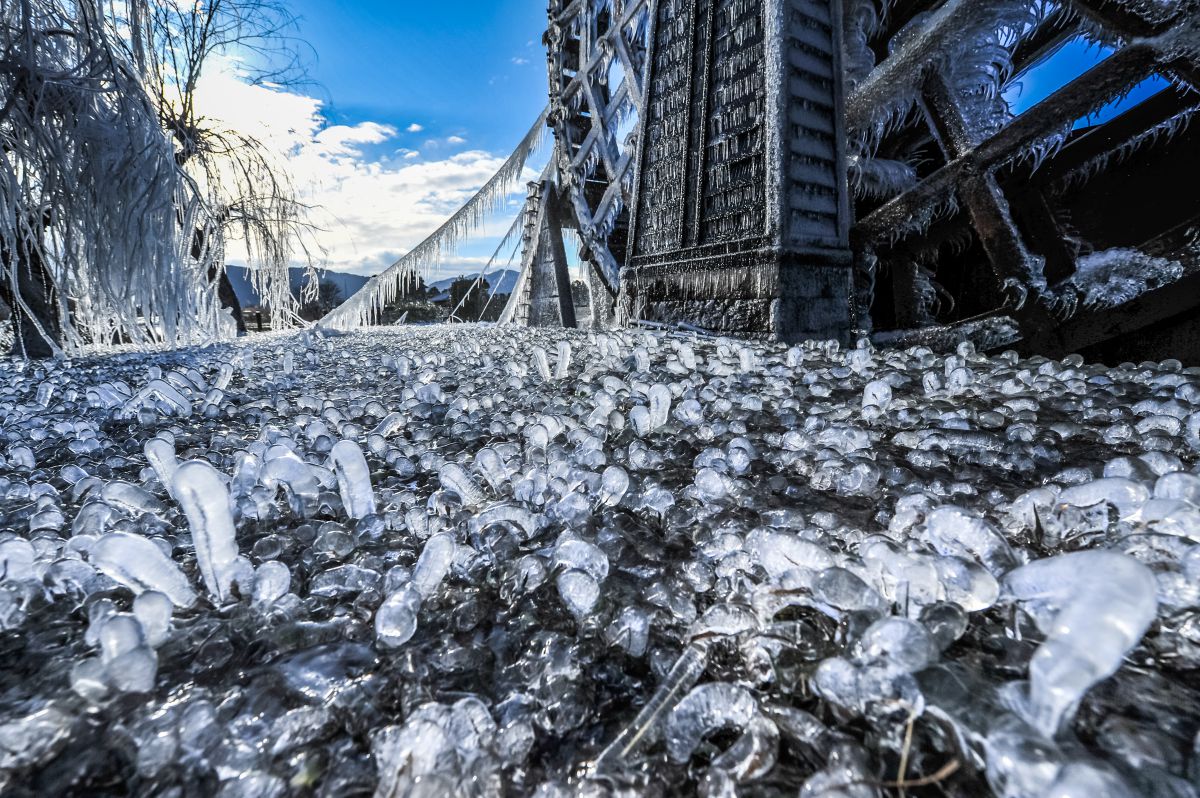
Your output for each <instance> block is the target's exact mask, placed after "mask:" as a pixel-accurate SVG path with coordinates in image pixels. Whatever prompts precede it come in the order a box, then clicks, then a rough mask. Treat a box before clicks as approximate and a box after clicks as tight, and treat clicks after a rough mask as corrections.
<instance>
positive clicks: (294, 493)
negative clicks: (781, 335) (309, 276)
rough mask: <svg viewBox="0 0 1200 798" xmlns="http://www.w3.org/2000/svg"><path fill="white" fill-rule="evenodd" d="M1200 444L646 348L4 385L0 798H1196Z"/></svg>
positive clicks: (197, 360) (857, 374)
mask: <svg viewBox="0 0 1200 798" xmlns="http://www.w3.org/2000/svg"><path fill="white" fill-rule="evenodd" d="M1197 410H1200V370H1194V369H1183V368H1181V367H1180V366H1179V364H1178V363H1169V362H1168V363H1163V364H1141V365H1137V366H1132V365H1128V366H1126V367H1123V368H1117V369H1111V370H1106V369H1104V368H1101V367H1093V366H1088V365H1084V364H1083V363H1082V362H1080V361H1077V360H1073V359H1068V360H1067V361H1062V362H1057V361H1047V360H1027V361H1022V360H1018V359H1017V358H1016V356H1015V355H1011V356H1010V355H1005V356H1000V357H993V358H987V357H983V356H980V355H977V354H975V353H974V352H973V351H971V349H970V348H969V347H964V348H962V349H960V350H959V352H958V354H956V355H953V356H950V357H944V356H938V355H934V354H932V353H930V352H928V351H923V350H919V349H918V350H909V351H873V350H870V349H866V348H862V349H853V350H839V349H838V348H837V347H835V346H828V345H810V346H804V347H798V348H793V349H787V348H784V347H762V346H759V345H747V344H744V343H739V342H734V341H714V340H706V339H691V338H684V337H670V336H664V335H659V334H647V333H640V332H621V333H609V334H584V333H571V334H567V335H563V334H562V333H561V332H560V331H546V332H538V331H530V330H512V329H499V328H494V327H473V326H466V325H459V326H452V327H426V328H415V329H409V330H395V331H391V330H389V331H377V332H372V333H369V334H355V335H350V336H345V337H334V338H322V337H320V336H319V335H316V334H312V333H305V334H297V335H292V336H272V337H266V338H259V339H255V340H253V341H247V342H243V343H240V344H238V345H232V346H220V347H212V348H207V349H200V350H194V351H184V352H178V353H169V354H158V355H129V354H118V355H110V356H107V357H103V358H96V359H92V360H87V361H76V362H74V363H72V364H69V365H61V364H28V365H26V364H21V363H15V362H11V361H10V362H7V363H4V364H3V365H0V421H2V426H0V432H2V435H3V441H0V453H2V455H3V456H2V458H0V521H2V523H0V630H2V631H0V792H3V793H5V794H6V795H8V794H11V795H18V796H21V795H30V796H33V795H39V796H41V795H67V794H83V793H86V794H106V795H119V794H138V795H156V796H157V795H164V796H165V795H177V796H188V795H207V794H214V793H215V794H220V795H224V796H279V795H321V796H343V795H366V794H372V793H374V794H376V795H380V796H401V795H428V796H443V795H455V794H461V795H498V794H517V795H520V794H536V795H539V796H542V797H543V798H551V797H552V796H554V797H557V796H568V795H579V794H583V795H597V796H598V795H606V794H626V795H677V794H695V793H700V794H704V795H711V796H730V795H734V794H739V795H754V796H774V795H787V796H796V795H797V794H798V795H800V796H803V797H804V798H814V797H815V796H830V797H832V796H851V797H853V798H858V797H859V796H862V797H863V798H866V797H867V796H876V795H883V794H889V795H891V794H898V793H904V792H907V793H908V794H912V795H982V794H986V793H987V792H988V791H989V790H991V791H992V792H994V793H996V794H1000V795H1006V796H1064V797H1065V796H1086V797H1087V798H1100V797H1101V796H1124V795H1130V796H1134V795H1151V796H1172V797H1173V798H1174V797H1178V796H1184V797H1186V796H1195V795H1197V794H1198V792H1200V753H1198V751H1197V744H1198V742H1200V738H1198V737H1197V730H1198V729H1200V679H1198V678H1197V674H1198V672H1200V670H1198V669H1200V477H1198V476H1197V475H1196V473H1197V469H1196V461H1197V454H1198V452H1200V413H1198V412H1197Z"/></svg>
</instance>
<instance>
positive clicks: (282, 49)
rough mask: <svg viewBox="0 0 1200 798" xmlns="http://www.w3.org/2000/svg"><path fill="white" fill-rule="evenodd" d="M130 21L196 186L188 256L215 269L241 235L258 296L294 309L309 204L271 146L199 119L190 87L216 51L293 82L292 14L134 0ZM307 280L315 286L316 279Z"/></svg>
mask: <svg viewBox="0 0 1200 798" xmlns="http://www.w3.org/2000/svg"><path fill="white" fill-rule="evenodd" d="M128 24H129V27H130V29H131V30H133V31H135V35H133V36H131V37H130V39H129V41H130V43H131V45H132V50H131V53H130V55H131V58H132V59H133V60H134V61H136V62H138V63H139V64H143V65H144V69H145V70H146V71H147V72H148V73H149V74H150V79H149V80H148V81H147V85H148V86H149V87H150V91H151V94H152V97H153V100H154V103H155V105H156V107H157V111H158V114H159V119H160V122H161V125H162V128H163V130H164V131H165V132H166V133H167V135H168V136H169V137H170V138H171V140H172V142H173V143H174V146H175V158H176V161H177V162H178V164H179V166H180V168H181V169H182V170H183V171H184V173H185V177H186V179H187V180H188V182H189V185H190V186H191V187H192V188H193V190H194V192H195V193H194V197H193V203H192V205H191V206H190V207H188V208H186V209H184V211H183V212H182V215H181V218H182V219H185V222H184V223H185V224H186V225H187V227H188V229H190V230H191V231H192V232H191V236H192V239H191V247H192V252H191V254H192V256H193V257H195V258H197V259H200V260H204V261H206V262H208V263H209V264H210V268H209V273H210V275H211V274H218V273H219V274H223V271H222V269H223V265H224V257H225V251H226V245H227V244H228V243H229V242H231V241H233V240H238V241H240V242H242V243H243V244H244V246H245V250H246V255H247V256H248V258H249V261H250V266H251V269H250V275H251V280H252V282H253V283H254V285H255V289H256V290H257V292H258V295H259V296H260V297H262V298H263V301H264V303H265V304H267V305H270V306H271V307H272V308H273V309H274V310H275V314H276V315H277V316H284V317H288V316H292V315H293V313H294V311H295V307H294V305H295V303H294V301H293V298H292V295H291V291H290V286H289V281H288V266H289V264H290V263H291V262H292V259H293V256H295V255H299V256H301V259H302V260H305V261H307V262H308V263H309V264H310V266H311V262H312V260H311V258H310V257H308V256H309V252H310V240H311V237H310V235H309V233H310V231H311V229H312V228H311V226H310V225H309V224H308V221H307V219H308V214H307V211H308V208H307V207H306V206H305V205H303V204H302V203H301V202H300V201H299V200H298V198H297V192H296V190H295V187H294V186H293V185H292V183H291V180H290V177H289V175H288V172H287V170H286V169H285V168H284V167H283V164H281V163H280V162H279V161H278V159H277V158H276V156H275V154H274V153H272V152H271V151H270V149H269V148H268V147H266V146H264V143H263V142H261V141H259V140H258V139H256V138H255V137H254V136H251V135H249V134H247V133H245V132H243V131H239V130H234V129H232V128H230V127H228V126H224V125H222V124H221V123H220V122H219V121H218V120H215V119H213V118H211V117H206V116H205V115H204V113H203V109H202V108H200V107H198V105H197V102H196V94H197V87H198V85H199V83H200V80H201V78H202V76H203V74H204V72H205V70H206V69H212V68H213V66H214V61H216V60H217V59H228V60H232V61H235V62H236V63H237V64H238V65H239V71H240V75H241V77H242V78H243V79H244V80H247V81H249V82H250V83H251V84H252V85H256V86H268V87H275V86H278V85H281V84H288V83H291V82H294V81H295V80H297V79H298V78H299V77H300V76H301V74H302V69H301V62H302V59H301V54H302V53H301V51H302V47H303V45H302V44H301V43H299V42H298V41H297V40H296V39H295V38H294V37H293V35H292V34H293V33H294V31H295V28H296V19H295V17H294V16H293V15H292V13H291V12H290V11H289V10H288V8H287V6H286V5H285V4H283V3H275V2H269V0H210V2H196V1H195V0H152V2H149V3H147V2H146V0H136V1H135V2H133V3H131V4H130V14H129V21H128ZM143 42H145V44H143ZM308 284H309V286H311V287H312V288H313V290H314V291H315V286H316V284H317V283H316V280H315V279H310V280H309V281H308Z"/></svg>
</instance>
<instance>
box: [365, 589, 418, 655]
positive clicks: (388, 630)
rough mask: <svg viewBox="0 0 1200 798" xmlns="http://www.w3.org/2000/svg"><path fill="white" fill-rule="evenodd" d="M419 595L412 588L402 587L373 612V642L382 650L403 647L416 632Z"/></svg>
mask: <svg viewBox="0 0 1200 798" xmlns="http://www.w3.org/2000/svg"><path fill="white" fill-rule="evenodd" d="M420 611H421V594H420V593H418V592H417V591H416V590H415V589H414V588H413V587H411V586H407V587H402V588H400V589H399V590H397V591H396V592H394V593H392V594H391V595H389V596H388V597H387V598H386V599H384V602H383V604H381V605H380V606H379V609H378V610H376V611H375V640H376V642H377V643H379V645H381V646H383V647H384V648H397V647H399V646H402V645H404V644H405V643H407V642H408V641H409V640H411V639H412V636H413V635H414V634H415V633H416V631H417V614H418V613H419V612H420Z"/></svg>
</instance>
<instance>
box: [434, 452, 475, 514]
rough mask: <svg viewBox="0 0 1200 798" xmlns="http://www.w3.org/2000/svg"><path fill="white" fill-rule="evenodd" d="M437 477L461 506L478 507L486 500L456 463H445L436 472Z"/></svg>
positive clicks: (471, 479)
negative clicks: (459, 501)
mask: <svg viewBox="0 0 1200 798" xmlns="http://www.w3.org/2000/svg"><path fill="white" fill-rule="evenodd" d="M438 477H439V479H440V480H441V483H442V487H443V488H445V489H446V490H452V491H454V492H455V493H457V494H458V497H459V498H460V499H462V501H463V504H465V505H467V506H468V507H478V506H479V505H481V504H483V503H484V502H485V501H486V500H487V497H485V496H484V495H483V491H482V490H481V489H480V487H479V485H478V484H477V483H476V482H475V480H474V479H473V478H472V477H471V475H470V474H468V473H467V470H466V469H465V468H463V467H462V466H460V465H459V464H458V463H446V464H445V465H444V466H442V468H441V470H440V471H438Z"/></svg>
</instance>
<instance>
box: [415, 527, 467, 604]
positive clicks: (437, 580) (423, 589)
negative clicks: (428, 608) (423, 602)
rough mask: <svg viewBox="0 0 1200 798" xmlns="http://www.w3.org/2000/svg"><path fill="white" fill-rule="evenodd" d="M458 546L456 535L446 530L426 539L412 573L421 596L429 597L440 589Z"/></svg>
mask: <svg viewBox="0 0 1200 798" xmlns="http://www.w3.org/2000/svg"><path fill="white" fill-rule="evenodd" d="M457 548H458V545H457V544H456V543H455V542H454V537H453V536H451V535H450V534H448V533H446V532H439V533H438V534H436V535H433V536H431V537H430V538H429V540H427V541H425V547H424V548H423V549H421V556H420V557H418V558H417V564H416V566H414V567H413V573H412V586H413V589H414V590H416V591H417V593H418V594H419V595H420V596H421V597H423V598H428V597H429V596H432V595H433V594H434V592H435V591H436V590H437V589H438V585H440V584H441V583H442V580H443V579H445V578H446V574H447V573H448V572H449V571H450V565H451V564H452V563H453V562H454V552H455V550H456V549H457Z"/></svg>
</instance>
